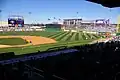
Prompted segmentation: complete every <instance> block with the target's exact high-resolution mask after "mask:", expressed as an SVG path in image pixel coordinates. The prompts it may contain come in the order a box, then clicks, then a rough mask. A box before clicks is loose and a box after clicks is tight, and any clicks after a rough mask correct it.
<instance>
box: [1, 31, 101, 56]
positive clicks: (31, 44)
mask: <svg viewBox="0 0 120 80" xmlns="http://www.w3.org/2000/svg"><path fill="white" fill-rule="evenodd" d="M100 37H101V36H100V35H99V36H98V35H96V34H89V33H82V32H63V31H58V32H47V31H32V32H14V31H13V32H0V53H3V52H15V54H16V55H20V54H25V53H31V52H37V51H38V50H39V51H45V50H47V49H49V48H52V47H59V46H68V47H71V46H75V45H83V44H88V43H90V42H92V41H94V40H97V39H99V38H100Z"/></svg>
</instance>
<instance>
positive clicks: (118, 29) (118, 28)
mask: <svg viewBox="0 0 120 80" xmlns="http://www.w3.org/2000/svg"><path fill="white" fill-rule="evenodd" d="M119 31H120V15H119V16H118V20H117V32H119Z"/></svg>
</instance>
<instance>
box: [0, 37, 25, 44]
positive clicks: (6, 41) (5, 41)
mask: <svg viewBox="0 0 120 80" xmlns="http://www.w3.org/2000/svg"><path fill="white" fill-rule="evenodd" d="M0 44H2V45H24V44H27V41H25V40H23V39H22V38H0Z"/></svg>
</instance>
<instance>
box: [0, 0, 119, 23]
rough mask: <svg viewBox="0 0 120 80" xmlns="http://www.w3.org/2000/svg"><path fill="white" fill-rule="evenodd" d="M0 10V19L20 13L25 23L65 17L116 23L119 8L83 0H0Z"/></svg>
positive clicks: (43, 21) (44, 21)
mask: <svg viewBox="0 0 120 80" xmlns="http://www.w3.org/2000/svg"><path fill="white" fill-rule="evenodd" d="M0 10H2V12H1V13H0V19H1V20H2V21H7V20H8V17H9V15H21V16H23V17H24V20H25V23H47V22H50V21H57V20H58V19H65V18H82V19H83V20H95V19H110V20H111V22H112V23H117V18H118V15H120V8H112V9H110V8H107V7H103V6H101V5H100V4H96V3H92V2H87V1H85V0H0ZM29 12H31V14H29ZM77 12H78V14H77ZM54 17H55V18H56V19H54ZM48 18H49V19H51V20H50V21H48Z"/></svg>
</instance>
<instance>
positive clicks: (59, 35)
mask: <svg viewBox="0 0 120 80" xmlns="http://www.w3.org/2000/svg"><path fill="white" fill-rule="evenodd" d="M66 33H67V32H64V33H63V34H61V35H59V36H57V37H56V38H54V39H55V40H57V39H59V37H61V36H63V35H65V34H66Z"/></svg>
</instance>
